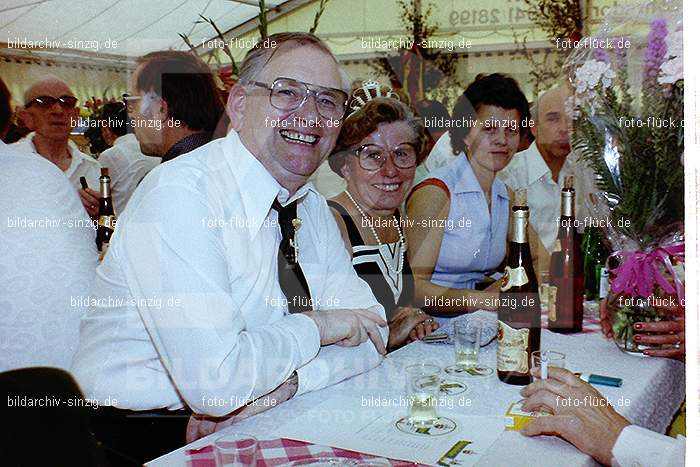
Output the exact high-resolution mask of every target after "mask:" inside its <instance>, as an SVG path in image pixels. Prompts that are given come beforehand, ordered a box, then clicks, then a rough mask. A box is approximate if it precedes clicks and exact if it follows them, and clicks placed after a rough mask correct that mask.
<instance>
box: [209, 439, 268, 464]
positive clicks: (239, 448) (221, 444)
mask: <svg viewBox="0 0 700 467" xmlns="http://www.w3.org/2000/svg"><path fill="white" fill-rule="evenodd" d="M257 451H258V440H257V438H255V436H253V435H249V434H246V433H231V434H228V435H224V436H222V437H220V438H217V440H216V441H214V459H215V461H216V467H254V466H255V461H256V457H257Z"/></svg>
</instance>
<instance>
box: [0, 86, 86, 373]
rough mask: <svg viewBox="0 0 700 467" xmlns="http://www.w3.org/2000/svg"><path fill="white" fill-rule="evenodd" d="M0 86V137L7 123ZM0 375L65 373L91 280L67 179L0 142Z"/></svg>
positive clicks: (80, 217)
mask: <svg viewBox="0 0 700 467" xmlns="http://www.w3.org/2000/svg"><path fill="white" fill-rule="evenodd" d="M9 108H10V105H9V92H8V91H7V88H6V87H5V85H4V83H3V82H2V80H0V137H2V136H3V135H4V130H6V129H7V125H8V123H9V116H10V115H11V114H10V112H9ZM0 213H2V218H0V258H2V266H0V303H2V306H1V307H0V309H1V310H2V319H0V372H2V371H8V370H12V369H16V368H26V367H32V366H44V367H55V368H64V369H68V368H70V365H71V361H72V359H73V354H74V352H75V350H76V348H77V347H78V327H79V323H80V314H81V311H82V310H81V309H80V308H79V306H78V305H77V304H78V300H79V299H80V298H82V297H84V296H85V295H87V293H88V292H89V291H90V288H91V287H92V284H93V282H94V279H95V267H96V266H97V250H96V249H95V233H94V230H93V229H92V223H91V222H90V219H89V218H88V215H87V213H86V212H85V209H83V206H82V204H81V203H80V199H79V198H78V196H77V194H76V193H75V190H74V189H73V187H71V185H70V183H69V182H68V180H66V177H65V176H64V175H63V174H62V173H61V171H60V170H58V169H57V168H56V166H54V165H53V164H51V163H49V162H48V161H46V160H44V159H43V158H41V157H33V156H32V155H31V154H25V153H22V152H19V149H18V148H17V147H15V146H8V145H6V144H5V143H3V142H2V139H1V138H0Z"/></svg>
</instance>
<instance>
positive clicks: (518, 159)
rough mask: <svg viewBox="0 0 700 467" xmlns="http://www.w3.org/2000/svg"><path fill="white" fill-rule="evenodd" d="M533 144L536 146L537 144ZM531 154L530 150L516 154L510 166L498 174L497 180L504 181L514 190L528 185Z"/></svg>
mask: <svg viewBox="0 0 700 467" xmlns="http://www.w3.org/2000/svg"><path fill="white" fill-rule="evenodd" d="M532 144H533V145H534V144H535V143H532ZM529 152H530V148H528V149H525V150H524V151H520V152H516V153H515V154H514V155H513V158H512V159H511V160H510V162H509V163H508V165H506V166H505V167H504V168H503V169H502V170H501V171H499V172H498V174H497V177H496V178H497V179H500V180H502V181H503V182H504V183H505V184H506V185H508V186H509V187H510V188H512V189H516V188H521V187H523V186H525V185H527V174H528V153H529Z"/></svg>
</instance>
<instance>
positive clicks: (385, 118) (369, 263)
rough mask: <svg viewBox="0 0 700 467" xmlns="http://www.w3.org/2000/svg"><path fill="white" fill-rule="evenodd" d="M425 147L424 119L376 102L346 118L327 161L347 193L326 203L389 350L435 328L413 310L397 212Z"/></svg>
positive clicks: (396, 104) (395, 104)
mask: <svg viewBox="0 0 700 467" xmlns="http://www.w3.org/2000/svg"><path fill="white" fill-rule="evenodd" d="M425 142H426V134H425V129H424V127H423V123H422V121H421V119H419V118H416V117H415V116H414V115H413V113H412V112H411V110H410V109H409V108H408V107H407V106H406V105H405V104H403V103H402V102H400V101H399V100H397V99H394V98H390V97H377V98H375V99H372V100H370V101H369V102H367V103H365V104H364V105H363V106H362V107H361V108H360V109H359V110H357V111H355V112H354V113H353V114H351V115H350V116H349V117H348V118H347V119H346V120H345V122H344V123H343V127H342V129H341V131H340V136H339V137H338V142H337V145H336V149H335V151H334V153H333V155H331V157H330V159H329V165H330V167H331V169H332V170H333V171H334V172H336V173H337V174H339V175H340V176H342V177H343V178H344V179H345V180H346V181H347V189H346V190H345V191H344V192H343V193H341V194H339V195H338V196H336V197H334V198H332V199H331V200H329V201H328V205H329V206H330V207H331V208H332V211H333V214H334V215H335V218H336V221H337V222H338V227H339V228H340V232H341V235H342V236H343V239H344V240H345V244H346V246H347V249H348V252H349V253H350V254H351V255H352V262H353V266H354V267H355V270H356V272H357V274H358V275H359V276H360V277H361V278H362V279H364V280H365V282H367V283H368V284H369V286H370V287H371V288H372V291H373V292H374V295H375V297H376V298H377V300H378V301H379V303H381V304H382V305H383V306H384V310H385V312H386V316H387V321H388V323H389V344H388V346H387V347H388V348H390V349H391V348H396V347H399V346H401V345H403V344H404V343H406V342H407V341H409V340H415V339H422V338H423V337H424V336H425V335H427V334H429V333H430V332H432V331H433V330H435V329H437V324H436V323H435V322H434V321H433V319H432V318H431V317H430V316H429V315H427V314H425V313H424V312H423V311H422V310H420V309H418V308H414V307H413V306H412V303H413V300H414V285H413V276H412V273H411V268H410V266H409V264H408V259H407V258H406V241H405V239H404V234H403V226H404V224H405V219H404V218H403V217H402V216H401V213H400V211H399V208H400V206H401V205H402V204H403V202H404V200H405V198H406V195H407V194H408V192H409V190H410V189H411V186H412V185H413V177H414V175H415V172H416V165H417V164H420V163H421V162H422V161H423V159H425V155H426V151H425Z"/></svg>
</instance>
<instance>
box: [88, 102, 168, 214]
mask: <svg viewBox="0 0 700 467" xmlns="http://www.w3.org/2000/svg"><path fill="white" fill-rule="evenodd" d="M127 118H128V117H127V112H126V106H125V105H124V104H123V103H122V102H111V103H108V104H105V106H104V108H103V110H102V121H103V122H104V126H103V127H102V139H104V140H105V143H107V144H108V145H109V146H111V147H110V148H109V149H105V150H104V151H103V152H102V154H100V158H99V162H100V164H101V165H102V167H106V168H108V169H109V176H110V178H111V179H112V181H111V188H112V204H113V205H114V210H115V211H116V214H117V216H119V215H120V214H121V213H122V212H123V211H124V208H125V207H126V203H127V202H128V201H129V198H131V195H132V194H133V192H134V190H135V189H136V187H137V186H138V184H139V183H141V180H143V177H145V176H146V174H147V173H148V172H150V171H151V169H153V168H154V167H155V166H157V165H158V164H160V157H149V156H146V155H144V154H143V153H142V152H141V149H140V147H139V142H138V140H137V139H136V136H135V135H134V134H133V133H128V134H127V132H126V130H127V122H128V120H127Z"/></svg>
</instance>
